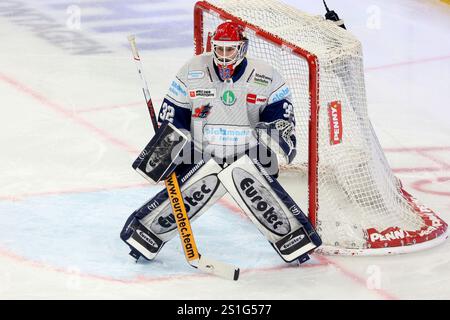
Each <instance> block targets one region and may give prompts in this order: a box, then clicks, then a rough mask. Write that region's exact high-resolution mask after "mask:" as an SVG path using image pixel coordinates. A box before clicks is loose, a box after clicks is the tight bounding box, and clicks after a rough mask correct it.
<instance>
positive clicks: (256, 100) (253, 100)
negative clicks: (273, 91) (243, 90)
mask: <svg viewBox="0 0 450 320" xmlns="http://www.w3.org/2000/svg"><path fill="white" fill-rule="evenodd" d="M266 102H267V97H264V96H260V95H257V94H254V93H249V94H247V103H249V104H255V105H262V104H264V103H266Z"/></svg>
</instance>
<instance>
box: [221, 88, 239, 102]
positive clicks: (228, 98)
mask: <svg viewBox="0 0 450 320" xmlns="http://www.w3.org/2000/svg"><path fill="white" fill-rule="evenodd" d="M222 102H223V103H224V104H225V105H227V106H232V105H233V104H234V103H235V102H236V95H235V94H234V92H233V91H231V90H227V91H225V92H224V93H223V95H222Z"/></svg>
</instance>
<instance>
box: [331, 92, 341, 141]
mask: <svg viewBox="0 0 450 320" xmlns="http://www.w3.org/2000/svg"><path fill="white" fill-rule="evenodd" d="M328 118H329V120H330V144H331V145H336V144H339V143H341V142H342V132H343V128H342V106H341V102H340V101H333V102H331V103H330V104H329V105H328Z"/></svg>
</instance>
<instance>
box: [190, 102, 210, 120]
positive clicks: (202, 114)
mask: <svg viewBox="0 0 450 320" xmlns="http://www.w3.org/2000/svg"><path fill="white" fill-rule="evenodd" d="M211 108H212V106H211V105H210V104H209V103H208V104H207V105H205V106H201V107H199V108H196V109H195V112H194V114H193V115H192V116H193V117H194V118H201V119H204V118H206V117H207V116H208V115H209V112H210V111H211Z"/></svg>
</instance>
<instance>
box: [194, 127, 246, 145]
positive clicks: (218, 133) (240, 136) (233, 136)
mask: <svg viewBox="0 0 450 320" xmlns="http://www.w3.org/2000/svg"><path fill="white" fill-rule="evenodd" d="M251 138H252V129H250V127H246V126H242V127H240V126H224V125H205V127H204V128H203V139H204V141H207V142H208V143H209V144H211V145H220V146H242V145H247V144H248V143H250V141H251V140H250V139H251Z"/></svg>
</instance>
